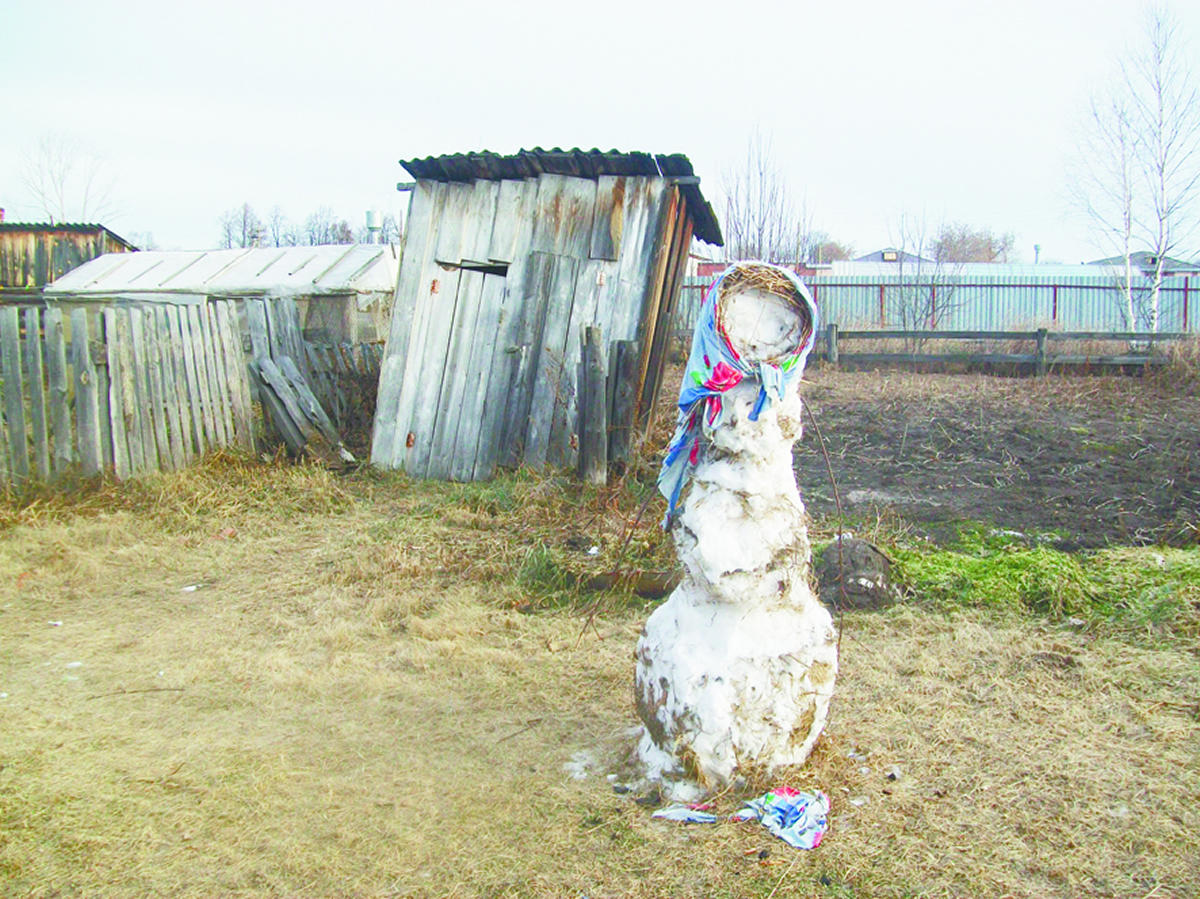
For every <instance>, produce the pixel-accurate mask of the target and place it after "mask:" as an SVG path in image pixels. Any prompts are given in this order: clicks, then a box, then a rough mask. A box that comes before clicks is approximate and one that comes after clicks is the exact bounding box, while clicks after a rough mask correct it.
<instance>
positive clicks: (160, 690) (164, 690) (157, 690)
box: [88, 687, 185, 699]
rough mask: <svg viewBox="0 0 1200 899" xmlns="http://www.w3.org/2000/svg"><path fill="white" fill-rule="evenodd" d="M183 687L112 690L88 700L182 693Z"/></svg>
mask: <svg viewBox="0 0 1200 899" xmlns="http://www.w3.org/2000/svg"><path fill="white" fill-rule="evenodd" d="M184 689H185V688H184V687H146V688H145V689H144V690H113V691H112V692H111V693H97V694H95V695H94V696H89V697H88V699H101V698H103V697H105V696H131V695H132V694H134V693H182V692H183V691H184Z"/></svg>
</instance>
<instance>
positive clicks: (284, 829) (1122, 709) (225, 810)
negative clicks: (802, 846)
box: [0, 381, 1200, 899]
mask: <svg viewBox="0 0 1200 899" xmlns="http://www.w3.org/2000/svg"><path fill="white" fill-rule="evenodd" d="M901 384H902V386H905V389H908V390H919V389H920V388H919V386H918V385H917V384H916V383H915V382H914V383H909V382H907V381H903V382H901ZM630 478H631V480H630V482H629V483H628V484H627V485H626V486H627V487H629V489H628V490H627V491H625V492H626V493H629V494H633V495H631V496H624V495H617V494H615V493H608V492H601V493H593V494H587V495H584V496H583V497H582V498H580V497H577V496H572V495H571V494H570V492H569V491H567V490H564V489H563V487H562V485H561V484H556V483H555V482H553V481H543V480H539V479H536V478H533V477H531V476H529V475H517V476H513V477H510V478H507V479H503V480H501V481H498V482H496V483H494V484H492V485H476V486H454V485H440V484H414V483H411V482H408V481H406V480H404V479H403V478H376V477H369V476H365V475H360V476H356V477H352V478H348V479H341V480H339V479H337V478H334V477H333V476H330V475H329V474H327V473H325V472H323V471H321V470H319V469H316V468H310V467H290V466H286V465H266V466H264V465H258V464H256V463H253V462H250V461H249V460H242V459H236V458H232V457H221V458H219V459H216V460H214V461H212V462H210V463H209V464H208V465H205V466H201V467H199V468H197V469H193V470H192V471H189V472H187V473H184V474H182V475H173V476H166V477H162V478H154V479H149V480H147V481H145V482H139V483H137V484H133V485H127V486H126V487H124V488H122V489H116V488H110V487H101V488H99V489H96V488H93V489H92V490H91V491H90V492H89V491H83V492H80V493H76V494H72V495H71V496H67V497H53V496H44V497H42V498H40V499H39V500H38V501H37V502H36V503H35V504H34V505H25V506H20V505H16V504H9V505H8V506H6V507H4V508H6V509H7V511H6V512H5V514H6V515H7V516H8V518H7V519H6V520H7V526H6V528H5V530H4V531H3V533H0V693H4V694H7V695H6V696H5V697H4V698H2V699H0V721H3V727H2V728H0V896H4V897H9V896H13V897H15V896H60V895H61V896H70V895H101V896H144V895H151V894H154V895H173V896H210V895H244V896H278V895H302V896H413V897H434V896H461V897H474V896H479V897H483V896H489V897H496V896H511V897H525V896H533V897H537V896H545V897H550V896H579V895H587V896H591V897H623V896H643V897H658V896H676V897H702V896H703V897H735V896H736V897H741V896H758V897H768V896H783V895H789V896H797V895H799V896H805V895H813V896H851V895H853V896H859V897H862V896H968V895H970V896H1030V897H1033V896H1061V897H1073V896H1086V895H1097V896H1130V897H1139V899H1140V897H1145V896H1147V895H1153V896H1155V897H1158V899H1163V897H1185V896H1194V895H1198V894H1200V862H1198V861H1197V859H1200V836H1198V834H1200V812H1198V811H1197V809H1198V807H1200V806H1198V804H1197V800H1198V799H1200V765H1198V764H1197V753H1198V748H1200V720H1198V717H1200V712H1198V710H1200V666H1198V665H1197V661H1196V657H1195V655H1194V653H1193V652H1191V651H1188V650H1187V649H1186V648H1184V647H1183V646H1179V645H1175V644H1172V643H1171V642H1169V641H1160V642H1159V643H1158V644H1156V645H1153V646H1149V645H1147V646H1140V645H1135V644H1131V643H1129V642H1127V641H1123V640H1119V639H1115V638H1111V637H1108V636H1105V635H1104V633H1103V632H1099V631H1092V630H1090V629H1087V628H1084V629H1075V628H1069V627H1068V628H1060V627H1056V626H1051V625H1049V624H1047V623H1045V622H1042V621H1039V620H1034V619H1028V618H1015V619H1014V618H1008V619H1004V620H998V619H991V618H987V617H984V616H983V614H982V613H977V612H970V613H955V614H951V615H941V614H933V613H927V612H923V611H921V610H919V609H915V608H898V609H895V610H893V611H892V612H890V613H888V614H885V615H880V616H854V615H848V616H847V617H846V618H845V620H844V633H845V636H844V638H843V640H842V644H841V647H842V672H841V675H840V678H839V682H838V694H837V697H836V699H835V706H834V710H833V717H832V719H831V724H830V726H829V729H828V731H827V733H826V735H825V737H824V738H823V740H822V742H821V744H820V747H819V750H818V752H817V753H816V754H815V756H814V758H813V759H812V761H811V763H810V764H809V765H808V766H806V767H805V768H803V769H801V770H798V771H796V772H793V775H792V776H791V777H790V778H786V779H787V780H789V782H791V783H794V784H796V785H798V786H806V787H820V788H821V789H824V790H825V791H826V792H827V793H829V794H830V795H831V796H832V798H833V803H834V806H833V814H832V830H831V832H830V834H829V837H828V838H827V840H826V841H825V843H823V844H822V846H821V847H820V849H818V850H816V851H814V852H810V853H798V852H792V851H791V850H788V849H787V848H786V847H785V846H784V845H783V844H782V843H780V842H778V841H775V840H773V839H772V838H771V837H770V836H769V835H767V834H766V833H765V831H762V830H761V829H760V828H758V827H757V826H756V825H750V824H732V823H729V824H720V825H716V826H711V827H685V826H680V825H672V824H664V823H662V822H658V821H655V820H652V819H651V818H650V817H649V812H648V811H647V810H646V809H644V808H642V807H639V806H638V805H636V804H634V802H633V801H632V799H631V797H630V796H628V795H618V794H616V793H614V792H613V790H612V787H611V785H610V784H609V782H608V781H607V779H606V777H605V774H607V773H609V772H612V773H615V774H617V775H618V776H619V777H621V778H624V777H625V776H626V775H627V771H626V769H624V768H623V763H624V760H625V758H626V756H627V753H628V750H629V748H630V745H631V736H630V734H629V728H630V727H631V725H633V724H634V723H635V717H634V714H633V711H632V703H631V701H630V700H631V696H630V682H631V677H632V649H633V645H634V641H635V640H636V634H637V631H638V629H639V627H640V623H641V621H642V618H643V613H642V612H641V611H640V610H636V609H633V610H631V609H629V608H627V607H626V606H624V605H623V604H622V603H620V602H614V603H613V604H611V605H610V606H609V607H608V614H607V616H604V617H602V618H601V619H599V620H597V622H596V628H595V629H589V630H588V631H587V633H586V634H583V635H582V636H581V628H582V621H581V616H580V615H579V614H578V613H577V612H576V611H574V610H567V611H555V610H549V611H540V612H536V610H537V608H538V606H539V603H538V602H536V601H532V602H531V600H536V597H534V596H531V595H530V593H529V592H527V591H526V590H523V589H521V588H520V587H519V586H518V585H517V580H518V576H519V573H520V572H521V571H522V570H523V566H524V564H525V560H526V559H527V558H528V556H529V554H530V550H531V547H533V546H536V545H538V541H541V543H542V545H546V546H550V547H551V548H553V549H554V552H555V553H557V555H555V556H554V559H556V560H558V561H560V562H562V563H563V565H564V566H567V562H568V561H569V559H568V558H567V555H565V553H567V550H564V549H563V548H562V544H563V541H565V539H566V538H567V537H569V536H570V533H569V532H579V535H580V536H581V537H585V538H587V540H592V539H597V540H599V541H600V542H602V543H604V552H605V553H615V552H616V551H617V549H616V547H615V544H617V543H619V542H620V541H619V540H618V539H617V538H618V537H619V536H620V535H622V534H623V533H625V531H626V530H627V528H628V525H629V522H630V521H631V519H632V517H633V516H634V515H635V514H636V511H637V509H636V507H637V506H639V505H640V502H639V497H640V494H637V491H638V490H642V489H645V488H644V487H643V486H639V485H640V484H641V482H639V481H638V480H637V472H636V471H634V472H633V473H632V474H631V475H630ZM647 517H649V518H654V517H656V513H655V512H651V513H648V515H647ZM650 526H651V528H652V526H653V522H650ZM642 533H643V532H642V530H641V529H640V528H639V529H636V530H635V531H634V536H633V537H632V538H631V539H634V540H641V539H643V538H642V537H640V536H637V535H639V534H642ZM646 539H647V540H648V538H646ZM658 551H660V549H659V547H657V546H650V547H640V548H638V550H637V552H636V553H634V556H635V557H636V558H639V559H641V558H643V557H645V555H646V554H647V553H650V554H653V553H655V552H658ZM576 555H578V556H579V557H580V558H586V552H578V553H576ZM572 558H573V557H572ZM609 558H610V560H611V558H612V557H611V556H610V557H609ZM556 564H557V562H556ZM572 564H573V563H572ZM580 564H591V563H580ZM597 564H600V563H597ZM567 567H569V566H567ZM195 585H201V586H197V589H194V590H185V589H184V588H188V587H192V586H195ZM518 610H524V611H525V612H536V613H535V614H523V613H522V611H518ZM59 622H61V624H59ZM851 750H854V753H855V757H851V755H850V752H851ZM581 753H582V754H583V755H580V756H579V758H590V759H593V760H594V763H593V764H592V765H591V771H590V773H589V776H588V777H587V778H586V779H583V780H573V779H572V778H570V777H569V776H568V775H567V773H565V772H564V769H563V765H564V763H566V762H568V761H569V760H571V759H572V757H575V756H577V754H581ZM891 765H897V766H899V769H900V771H901V778H900V779H899V780H898V781H894V782H893V781H890V780H888V779H887V778H886V776H885V774H886V772H887V770H888V769H889V766H891ZM744 795H745V793H744V792H743V793H741V794H738V795H733V794H730V795H727V796H725V797H723V798H722V799H721V800H720V802H719V807H720V809H721V810H722V811H732V810H733V809H735V808H736V807H737V806H738V804H739V802H740V800H741V798H744ZM851 800H854V802H851ZM859 800H865V801H863V802H862V803H861V804H855V803H857V802H858V801H859ZM759 850H769V852H770V854H769V857H767V858H765V859H763V860H760V859H759V858H758V852H759Z"/></svg>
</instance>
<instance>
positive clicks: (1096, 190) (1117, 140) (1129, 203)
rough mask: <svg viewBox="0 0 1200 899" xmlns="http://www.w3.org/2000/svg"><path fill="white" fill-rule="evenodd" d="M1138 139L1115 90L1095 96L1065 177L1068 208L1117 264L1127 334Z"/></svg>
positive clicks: (1132, 325) (1131, 319)
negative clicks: (1073, 208) (1070, 205)
mask: <svg viewBox="0 0 1200 899" xmlns="http://www.w3.org/2000/svg"><path fill="white" fill-rule="evenodd" d="M1137 142H1138V134H1137V133H1136V132H1135V131H1134V128H1133V122H1132V116H1131V114H1130V111H1129V105H1128V102H1127V101H1126V98H1125V97H1124V96H1123V93H1122V92H1121V91H1119V90H1115V89H1114V88H1113V87H1111V86H1110V87H1108V88H1106V89H1105V90H1104V91H1103V92H1102V93H1101V94H1099V95H1096V96H1093V97H1092V99H1091V102H1090V103H1089V105H1088V112H1087V117H1086V120H1085V125H1084V128H1083V131H1082V134H1081V137H1080V152H1079V154H1078V155H1077V156H1076V158H1075V161H1074V163H1073V165H1072V166H1071V170H1070V172H1069V178H1070V191H1071V200H1072V203H1073V204H1074V205H1075V206H1076V208H1078V209H1079V210H1081V211H1082V212H1083V213H1084V214H1085V215H1086V216H1087V218H1088V220H1089V221H1090V222H1091V224H1092V233H1093V234H1094V235H1095V237H1096V240H1097V243H1098V245H1099V247H1100V249H1101V252H1103V253H1104V254H1105V256H1109V257H1112V258H1119V259H1120V260H1121V265H1120V266H1119V268H1118V267H1114V278H1115V280H1116V282H1117V286H1118V287H1119V288H1120V292H1121V312H1122V315H1123V316H1124V319H1125V328H1126V330H1129V331H1133V330H1135V329H1136V327H1137V315H1136V313H1135V309H1134V296H1133V251H1134V242H1133V191H1134V180H1135V177H1136V171H1135V159H1136V157H1137Z"/></svg>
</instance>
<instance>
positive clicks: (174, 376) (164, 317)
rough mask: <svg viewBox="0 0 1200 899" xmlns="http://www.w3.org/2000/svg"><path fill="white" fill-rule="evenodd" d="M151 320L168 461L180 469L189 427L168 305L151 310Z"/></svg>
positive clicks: (185, 456) (185, 455)
mask: <svg viewBox="0 0 1200 899" xmlns="http://www.w3.org/2000/svg"><path fill="white" fill-rule="evenodd" d="M154 324H155V329H156V330H157V332H158V348H159V352H160V353H161V355H162V379H163V402H164V403H165V404H166V408H167V424H168V426H169V427H170V434H169V440H170V444H171V464H172V465H173V466H174V467H175V468H176V470H180V469H183V468H184V467H185V466H186V465H187V464H188V462H189V461H190V460H189V458H188V443H189V442H190V437H189V435H188V427H189V425H190V423H189V422H188V421H187V418H186V417H185V412H184V408H183V404H182V403H181V402H180V393H179V387H180V378H181V376H182V370H181V366H180V365H179V362H180V359H181V357H180V356H179V354H178V350H177V348H176V343H175V334H174V332H173V330H172V328H171V307H170V306H167V305H165V304H164V305H161V306H158V307H157V308H155V310H154Z"/></svg>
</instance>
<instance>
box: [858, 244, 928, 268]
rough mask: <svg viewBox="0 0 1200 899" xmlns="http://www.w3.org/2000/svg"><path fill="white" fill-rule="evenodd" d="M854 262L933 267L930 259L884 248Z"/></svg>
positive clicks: (891, 248)
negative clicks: (901, 263)
mask: <svg viewBox="0 0 1200 899" xmlns="http://www.w3.org/2000/svg"><path fill="white" fill-rule="evenodd" d="M854 261H855V262H896V263H900V262H903V263H905V264H906V265H907V264H913V265H915V264H917V263H918V262H919V263H921V264H922V265H933V260H932V259H926V258H925V257H924V256H918V255H917V254H916V253H906V252H904V251H903V250H897V249H896V248H895V247H884V248H883V249H882V250H876V251H875V252H874V253H868V254H867V255H866V256H859V257H858V258H857V259H855V260H854Z"/></svg>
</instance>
